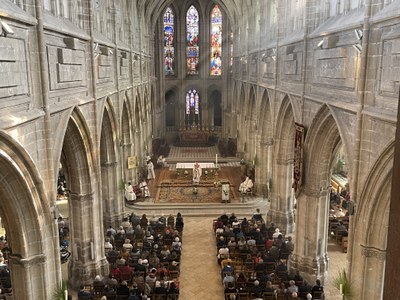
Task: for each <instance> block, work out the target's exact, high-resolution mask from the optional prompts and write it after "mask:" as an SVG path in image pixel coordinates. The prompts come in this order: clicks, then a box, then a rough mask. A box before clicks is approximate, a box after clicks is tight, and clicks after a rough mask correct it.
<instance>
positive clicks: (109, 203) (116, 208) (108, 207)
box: [101, 162, 125, 228]
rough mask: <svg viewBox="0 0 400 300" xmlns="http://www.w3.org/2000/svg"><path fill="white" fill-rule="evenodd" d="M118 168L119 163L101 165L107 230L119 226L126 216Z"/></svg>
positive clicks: (104, 218) (104, 217)
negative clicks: (124, 215)
mask: <svg viewBox="0 0 400 300" xmlns="http://www.w3.org/2000/svg"><path fill="white" fill-rule="evenodd" d="M117 167H118V163H117V162H107V163H103V164H102V165H101V181H102V197H103V222H104V225H105V227H106V228H108V227H109V226H110V225H112V226H114V227H115V226H117V225H119V223H120V221H121V220H122V218H123V214H124V207H125V206H124V191H122V192H121V187H120V184H121V183H120V182H121V181H120V180H119V179H120V176H118V172H117V169H118V168H117Z"/></svg>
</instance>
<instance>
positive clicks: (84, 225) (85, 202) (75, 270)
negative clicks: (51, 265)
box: [68, 193, 109, 288]
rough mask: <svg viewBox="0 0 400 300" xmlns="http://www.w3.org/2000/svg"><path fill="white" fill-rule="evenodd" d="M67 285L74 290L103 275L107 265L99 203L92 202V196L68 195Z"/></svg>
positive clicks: (107, 270) (105, 272) (105, 273)
mask: <svg viewBox="0 0 400 300" xmlns="http://www.w3.org/2000/svg"><path fill="white" fill-rule="evenodd" d="M69 210H70V211H69V216H70V218H69V220H70V221H69V222H70V236H71V242H70V250H71V252H72V256H71V258H70V260H69V266H68V269H69V270H68V271H69V276H68V277H69V281H70V285H71V286H72V287H74V288H78V287H79V285H80V284H88V283H91V282H92V281H93V278H94V277H95V276H96V275H103V276H105V275H107V274H108V272H109V269H108V262H107V260H106V258H105V253H104V232H103V226H102V224H99V222H100V215H99V211H100V210H99V203H96V201H94V199H93V193H89V194H76V193H71V194H70V204H69Z"/></svg>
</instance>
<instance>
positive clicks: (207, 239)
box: [179, 216, 224, 300]
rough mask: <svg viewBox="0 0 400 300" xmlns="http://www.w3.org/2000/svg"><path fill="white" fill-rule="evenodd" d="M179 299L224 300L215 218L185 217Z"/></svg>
mask: <svg viewBox="0 0 400 300" xmlns="http://www.w3.org/2000/svg"><path fill="white" fill-rule="evenodd" d="M183 219H184V223H185V227H184V229H183V243H182V256H181V267H180V276H179V280H180V296H179V300H194V299H202V300H219V299H221V300H222V299H224V289H223V287H222V283H221V277H220V274H221V270H220V268H219V266H218V264H217V259H216V252H217V251H216V245H215V236H214V232H213V229H212V221H213V218H211V217H186V218H185V216H183Z"/></svg>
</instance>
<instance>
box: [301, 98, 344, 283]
mask: <svg viewBox="0 0 400 300" xmlns="http://www.w3.org/2000/svg"><path fill="white" fill-rule="evenodd" d="M341 142H342V138H341V135H340V131H339V127H338V124H337V122H336V120H335V118H334V116H333V114H332V112H331V110H330V109H329V107H328V106H327V105H323V106H322V107H321V108H320V109H319V111H318V112H317V113H316V115H315V117H314V118H313V121H312V123H311V125H310V127H309V130H308V133H307V135H306V138H305V142H304V160H303V163H304V166H305V167H304V168H303V169H304V175H303V189H302V191H301V192H300V195H299V197H298V200H297V203H298V205H297V207H298V209H297V216H298V218H297V220H298V222H297V224H296V228H297V229H298V230H297V233H296V243H298V246H299V247H298V248H297V249H296V250H295V252H296V253H295V255H294V256H293V265H294V267H299V268H300V269H303V270H304V271H305V272H306V273H308V274H312V275H313V276H314V277H313V279H316V278H320V279H321V281H322V282H323V280H324V278H325V276H326V274H327V268H328V253H327V248H328V218H329V205H330V203H329V186H330V181H331V170H332V161H333V158H334V152H335V149H337V145H338V143H341Z"/></svg>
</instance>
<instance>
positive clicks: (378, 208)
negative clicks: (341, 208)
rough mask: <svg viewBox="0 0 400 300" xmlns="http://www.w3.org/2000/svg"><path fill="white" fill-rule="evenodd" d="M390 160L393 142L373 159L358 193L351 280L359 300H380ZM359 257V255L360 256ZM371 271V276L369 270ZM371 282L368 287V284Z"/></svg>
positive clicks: (391, 170)
mask: <svg viewBox="0 0 400 300" xmlns="http://www.w3.org/2000/svg"><path fill="white" fill-rule="evenodd" d="M393 160H394V140H392V141H391V142H390V143H389V144H388V145H387V146H386V147H385V150H384V151H383V152H382V153H381V154H380V155H379V157H377V159H376V160H375V162H374V164H373V166H372V168H371V170H370V171H369V173H368V177H367V179H366V181H365V184H363V190H362V191H361V193H360V200H359V202H358V204H359V205H358V207H356V210H355V215H354V218H355V220H354V222H353V223H354V224H355V225H354V228H353V230H352V231H351V233H350V234H351V236H350V238H349V239H350V241H351V251H350V253H351V254H350V255H351V258H350V259H349V261H350V262H351V263H350V267H351V272H350V274H357V276H355V275H351V280H352V282H353V283H354V284H355V285H354V286H355V287H356V291H355V292H356V294H357V295H359V297H360V299H364V298H368V297H370V295H371V294H372V295H373V296H374V298H375V299H380V298H382V290H383V281H382V280H381V279H382V276H383V274H384V270H385V261H386V248H387V235H388V230H391V229H388V225H389V224H388V222H389V209H390V200H391V199H390V198H391V186H392V172H393ZM360 254H361V255H360ZM371 268H373V269H374V272H370V271H369V270H370V269H371ZM371 282H373V283H374V284H373V285H371V284H369V283H371Z"/></svg>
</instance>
